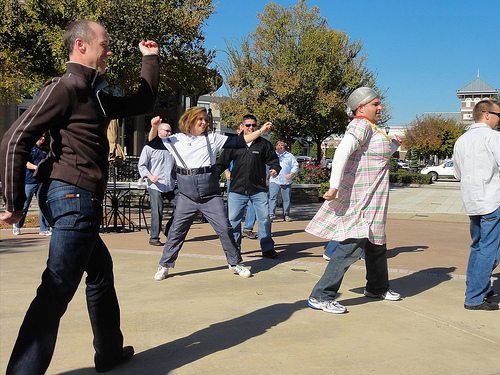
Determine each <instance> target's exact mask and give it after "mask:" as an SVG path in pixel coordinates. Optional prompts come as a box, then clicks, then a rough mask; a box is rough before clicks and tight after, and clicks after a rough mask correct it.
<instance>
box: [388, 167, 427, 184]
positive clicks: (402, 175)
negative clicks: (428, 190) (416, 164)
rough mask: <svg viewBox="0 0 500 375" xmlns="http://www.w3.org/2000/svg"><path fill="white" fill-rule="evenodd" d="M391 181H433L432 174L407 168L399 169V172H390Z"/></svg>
mask: <svg viewBox="0 0 500 375" xmlns="http://www.w3.org/2000/svg"><path fill="white" fill-rule="evenodd" d="M389 181H390V182H392V183H402V184H424V185H428V184H430V183H432V179H431V176H430V175H427V174H420V173H413V172H409V171H407V170H405V169H399V170H398V171H397V172H389Z"/></svg>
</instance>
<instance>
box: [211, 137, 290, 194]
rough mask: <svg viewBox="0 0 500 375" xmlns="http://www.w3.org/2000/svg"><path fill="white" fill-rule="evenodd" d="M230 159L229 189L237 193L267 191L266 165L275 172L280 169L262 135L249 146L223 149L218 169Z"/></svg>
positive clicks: (276, 159) (226, 166) (276, 157)
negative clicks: (231, 164) (231, 165)
mask: <svg viewBox="0 0 500 375" xmlns="http://www.w3.org/2000/svg"><path fill="white" fill-rule="evenodd" d="M231 161H233V167H232V170H231V184H230V187H229V191H230V192H234V193H239V194H245V195H252V194H256V193H259V192H267V190H268V188H267V184H266V165H268V166H269V168H270V169H274V170H276V172H277V173H279V172H280V170H281V167H280V163H279V160H278V155H276V152H275V151H274V147H273V145H272V144H271V142H269V141H268V140H266V139H264V138H262V137H260V138H257V139H256V140H255V141H253V142H252V144H251V145H250V147H248V146H247V147H245V148H237V149H224V150H223V151H222V153H221V155H220V157H219V162H218V164H219V167H220V170H221V171H224V170H225V169H227V168H228V166H229V164H230V163H231Z"/></svg>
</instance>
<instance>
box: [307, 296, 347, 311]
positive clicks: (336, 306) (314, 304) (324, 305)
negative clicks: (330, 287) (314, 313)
mask: <svg viewBox="0 0 500 375" xmlns="http://www.w3.org/2000/svg"><path fill="white" fill-rule="evenodd" d="M307 306H309V307H311V308H313V309H316V310H323V311H326V312H328V313H331V314H343V313H345V312H347V309H346V308H345V306H342V305H341V304H340V303H338V302H337V301H334V300H328V301H319V300H318V299H316V298H314V297H309V299H308V300H307Z"/></svg>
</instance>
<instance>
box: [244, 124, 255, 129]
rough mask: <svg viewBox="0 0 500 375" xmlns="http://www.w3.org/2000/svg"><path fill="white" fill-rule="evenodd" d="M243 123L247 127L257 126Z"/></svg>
mask: <svg viewBox="0 0 500 375" xmlns="http://www.w3.org/2000/svg"><path fill="white" fill-rule="evenodd" d="M243 125H245V126H246V127H247V128H249V127H253V128H255V127H256V126H257V124H243Z"/></svg>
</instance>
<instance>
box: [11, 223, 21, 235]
mask: <svg viewBox="0 0 500 375" xmlns="http://www.w3.org/2000/svg"><path fill="white" fill-rule="evenodd" d="M12 234H13V235H14V236H19V235H20V234H21V228H18V227H16V225H15V224H12Z"/></svg>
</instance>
